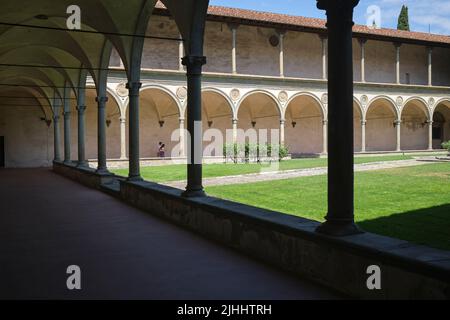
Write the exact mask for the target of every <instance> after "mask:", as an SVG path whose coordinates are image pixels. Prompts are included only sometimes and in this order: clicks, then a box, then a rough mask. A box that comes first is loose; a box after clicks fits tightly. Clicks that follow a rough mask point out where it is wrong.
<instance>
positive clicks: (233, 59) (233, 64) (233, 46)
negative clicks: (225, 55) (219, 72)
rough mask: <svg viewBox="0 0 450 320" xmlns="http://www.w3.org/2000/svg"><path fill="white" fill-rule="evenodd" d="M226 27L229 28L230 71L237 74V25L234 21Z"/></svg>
mask: <svg viewBox="0 0 450 320" xmlns="http://www.w3.org/2000/svg"><path fill="white" fill-rule="evenodd" d="M228 27H229V28H230V30H231V37H232V38H231V72H232V73H233V74H237V62H236V38H237V28H238V27H239V25H238V24H236V23H229V24H228Z"/></svg>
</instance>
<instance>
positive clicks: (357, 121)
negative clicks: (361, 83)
mask: <svg viewBox="0 0 450 320" xmlns="http://www.w3.org/2000/svg"><path fill="white" fill-rule="evenodd" d="M362 119H363V118H362V111H361V107H360V106H359V104H358V102H356V101H353V127H354V134H353V137H354V139H353V144H354V151H355V152H361V151H362Z"/></svg>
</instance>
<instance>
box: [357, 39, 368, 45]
mask: <svg viewBox="0 0 450 320" xmlns="http://www.w3.org/2000/svg"><path fill="white" fill-rule="evenodd" d="M358 42H359V44H360V45H362V46H363V45H365V44H366V42H367V39H366V38H358Z"/></svg>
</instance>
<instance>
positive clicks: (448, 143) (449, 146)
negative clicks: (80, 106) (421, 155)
mask: <svg viewBox="0 0 450 320" xmlns="http://www.w3.org/2000/svg"><path fill="white" fill-rule="evenodd" d="M442 147H443V148H444V149H447V150H448V152H450V140H449V141H446V142H443V143H442Z"/></svg>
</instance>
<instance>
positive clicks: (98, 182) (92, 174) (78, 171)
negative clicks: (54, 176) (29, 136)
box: [53, 161, 116, 189]
mask: <svg viewBox="0 0 450 320" xmlns="http://www.w3.org/2000/svg"><path fill="white" fill-rule="evenodd" d="M53 171H54V172H56V173H58V174H60V175H62V176H65V177H67V178H69V179H72V180H75V181H77V182H79V183H81V184H83V185H85V186H86V187H89V188H94V189H100V187H101V186H102V185H103V184H108V183H112V182H113V181H114V180H115V178H116V176H114V175H113V174H100V173H97V172H96V171H95V169H92V168H88V167H77V166H76V165H75V164H74V165H67V164H64V163H62V162H56V161H55V162H53Z"/></svg>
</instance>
